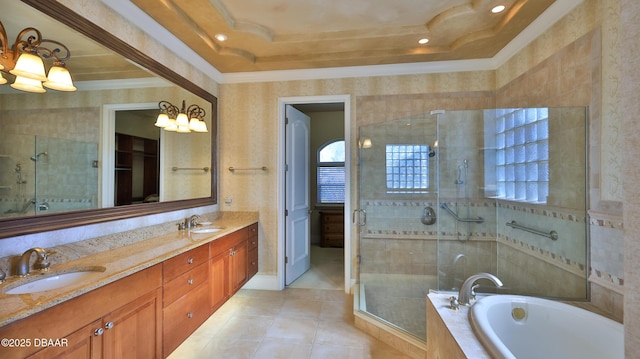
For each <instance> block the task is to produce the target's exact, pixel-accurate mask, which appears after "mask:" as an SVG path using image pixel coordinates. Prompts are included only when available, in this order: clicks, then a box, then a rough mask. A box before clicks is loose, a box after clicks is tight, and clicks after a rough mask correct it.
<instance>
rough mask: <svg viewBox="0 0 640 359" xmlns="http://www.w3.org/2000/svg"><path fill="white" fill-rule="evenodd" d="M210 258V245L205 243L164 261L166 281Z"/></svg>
mask: <svg viewBox="0 0 640 359" xmlns="http://www.w3.org/2000/svg"><path fill="white" fill-rule="evenodd" d="M208 260H209V246H207V245H204V246H200V247H198V248H195V249H192V250H190V251H188V252H184V253H182V254H180V255H178V256H175V257H173V258H171V259H168V260H166V261H164V263H163V264H162V266H163V267H162V270H163V274H164V282H165V283H167V282H168V281H170V280H172V279H174V278H175V277H177V276H179V275H180V274H183V273H184V272H186V271H188V270H190V269H193V268H195V267H197V266H199V265H200V264H203V263H205V262H206V261H208Z"/></svg>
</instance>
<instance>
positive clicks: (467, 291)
mask: <svg viewBox="0 0 640 359" xmlns="http://www.w3.org/2000/svg"><path fill="white" fill-rule="evenodd" d="M478 279H489V280H490V281H492V282H493V284H495V285H496V287H502V285H503V284H502V281H501V280H500V279H499V278H498V277H496V276H495V275H493V274H491V273H484V272H481V273H476V274H474V275H472V276H470V277H469V278H467V279H466V280H465V281H464V283H462V286H460V292H459V293H458V304H460V305H471V303H469V302H470V301H471V297H472V293H473V291H474V289H475V288H476V287H475V286H474V283H475V282H476V281H477V280H478Z"/></svg>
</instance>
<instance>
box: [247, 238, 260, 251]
mask: <svg viewBox="0 0 640 359" xmlns="http://www.w3.org/2000/svg"><path fill="white" fill-rule="evenodd" d="M254 248H255V249H257V248H258V236H255V237H249V250H252V249H254Z"/></svg>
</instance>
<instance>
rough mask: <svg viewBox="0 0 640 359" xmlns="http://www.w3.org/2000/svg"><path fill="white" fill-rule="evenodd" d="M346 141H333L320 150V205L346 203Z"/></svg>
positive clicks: (318, 178)
mask: <svg viewBox="0 0 640 359" xmlns="http://www.w3.org/2000/svg"><path fill="white" fill-rule="evenodd" d="M344 177H345V175H344V140H343V139H339V140H332V141H329V142H327V143H325V144H324V145H323V146H321V147H320V149H318V177H317V180H318V203H325V204H341V203H344Z"/></svg>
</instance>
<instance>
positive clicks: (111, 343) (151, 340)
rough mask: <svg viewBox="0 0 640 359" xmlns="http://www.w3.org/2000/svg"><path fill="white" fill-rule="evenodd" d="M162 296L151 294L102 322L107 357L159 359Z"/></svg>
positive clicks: (103, 346)
mask: <svg viewBox="0 0 640 359" xmlns="http://www.w3.org/2000/svg"><path fill="white" fill-rule="evenodd" d="M160 302H161V299H160V296H159V293H156V292H155V291H154V292H150V293H148V294H146V295H144V296H142V297H140V298H138V299H136V300H134V301H133V302H131V303H129V304H127V305H125V306H123V307H122V308H120V309H118V310H116V311H114V312H112V313H110V314H108V315H106V316H105V317H104V318H103V319H102V321H103V328H104V333H103V334H102V336H103V342H102V349H103V353H104V358H114V359H116V358H160V357H162V352H161V350H160V345H159V344H160V337H159V335H158V334H159V333H160V330H159V327H160V326H161V319H160V317H159V315H158V314H159V309H160Z"/></svg>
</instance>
